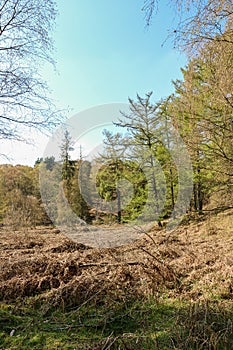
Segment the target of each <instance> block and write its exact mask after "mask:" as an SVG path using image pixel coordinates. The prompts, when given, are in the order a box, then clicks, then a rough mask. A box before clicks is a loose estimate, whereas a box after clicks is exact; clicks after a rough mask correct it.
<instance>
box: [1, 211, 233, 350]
mask: <svg viewBox="0 0 233 350" xmlns="http://www.w3.org/2000/svg"><path fill="white" fill-rule="evenodd" d="M0 235H1V241H0V250H1V259H0V263H1V269H0V271H1V272H0V298H1V303H2V304H1V313H2V321H0V322H1V323H0V326H1V336H2V338H1V341H0V346H1V348H3V349H14V348H17V349H27V348H28V346H29V345H30V344H31V341H32V339H34V338H35V339H34V342H35V344H34V345H33V346H34V347H33V348H35V349H41V348H43V349H74V348H77V349H194V348H195V349H230V347H229V346H230V345H229V344H231V342H232V341H233V330H232V320H233V309H232V299H233V255H232V251H233V210H227V211H224V212H222V213H219V214H208V215H206V216H203V217H202V220H200V219H199V220H197V219H193V220H190V221H189V222H187V223H186V224H185V223H184V224H183V225H182V226H180V227H178V228H177V229H175V230H174V231H173V232H167V231H166V230H158V229H157V230H153V231H152V232H150V233H149V234H148V235H146V236H145V237H143V238H142V239H140V240H138V241H136V242H134V243H131V244H129V245H125V246H122V247H119V248H112V249H104V248H102V249H96V248H95V249H93V248H88V247H85V246H84V245H82V244H77V243H74V242H72V241H70V240H68V239H67V238H66V237H65V236H64V235H63V234H62V233H60V232H59V231H58V230H56V229H45V228H38V229H35V230H27V231H21V232H19V231H16V232H11V231H6V230H4V229H2V230H1V231H0ZM55 333H58V334H59V335H58V336H57V340H56V342H55V340H54V339H55V338H53V337H54V336H55ZM10 334H11V335H12V336H10ZM39 334H41V336H39ZM51 339H53V340H51ZM42 343H43V344H44V345H43V347H42ZM56 344H57V345H56ZM195 344H196V345H195ZM207 344H210V347H208V346H209V345H208V346H207ZM30 346H31V345H30ZM195 346H196V347H195Z"/></svg>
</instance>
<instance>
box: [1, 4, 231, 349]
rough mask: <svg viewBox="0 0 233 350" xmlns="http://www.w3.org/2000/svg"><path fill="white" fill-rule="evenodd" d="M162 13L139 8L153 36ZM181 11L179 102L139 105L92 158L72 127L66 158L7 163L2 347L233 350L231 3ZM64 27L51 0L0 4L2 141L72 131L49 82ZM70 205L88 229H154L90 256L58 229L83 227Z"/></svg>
mask: <svg viewBox="0 0 233 350" xmlns="http://www.w3.org/2000/svg"><path fill="white" fill-rule="evenodd" d="M159 5H160V1H156V0H145V1H144V2H143V1H142V10H143V13H144V16H145V25H146V26H152V25H153V21H154V20H156V12H157V9H158V8H159ZM171 5H172V6H173V8H174V11H175V13H176V16H178V18H179V21H178V22H177V23H178V24H177V26H176V27H175V28H171V29H170V33H169V37H171V38H172V40H173V42H174V47H175V48H176V49H177V50H182V51H185V52H186V54H187V57H188V63H187V65H186V66H185V67H182V68H181V72H182V79H177V80H174V81H173V87H174V92H173V93H172V94H171V95H169V96H167V97H166V98H163V99H161V100H157V101H155V100H154V95H153V92H150V91H149V92H148V91H146V92H145V94H144V95H143V96H140V95H139V94H136V93H135V96H132V97H130V98H129V112H128V113H123V112H122V113H121V117H120V118H119V119H118V121H117V122H115V124H114V125H115V126H116V127H118V128H119V132H112V131H110V130H104V132H103V145H104V149H103V151H102V152H101V154H99V155H98V157H96V158H95V159H94V160H92V161H89V160H86V159H85V158H84V157H83V156H82V152H81V150H80V156H79V158H78V159H72V157H71V151H72V147H73V143H74V140H72V138H71V136H70V133H69V132H68V131H67V130H66V131H65V132H64V134H63V137H62V139H61V144H60V156H59V157H60V158H59V159H55V157H53V156H51V157H46V158H40V159H37V160H36V159H35V164H34V166H33V167H31V166H24V165H16V166H13V165H10V164H5V163H4V161H3V162H2V164H1V165H0V252H1V257H0V266H1V270H0V271H1V272H0V276H1V278H0V302H1V304H0V348H1V349H29V348H33V349H96V350H104V349H105V350H107V349H125V350H127V349H132V350H133V349H134V350H136V349H152V350H153V349H164V350H166V349H187V350H188V349H190V350H191V349H197V350H200V349H213V350H214V349H219V350H221V349H226V350H227V349H232V344H233V306H232V300H233V273H232V271H233V268H232V267H233V258H232V248H233V236H232V234H233V199H232V198H233V3H232V1H230V0H219V1H217V0H213V1H210V0H196V1H193V0H174V1H171ZM116 6H117V5H116ZM55 18H56V2H55V1H53V0H49V1H46V2H45V3H44V5H43V7H42V6H41V4H40V1H39V0H38V1H37V0H27V1H26V0H17V1H13V0H4V1H0V53H1V58H0V62H1V68H0V108H1V113H0V138H1V139H8V140H11V139H12V140H18V141H22V142H25V141H26V140H24V138H23V136H22V135H24V133H23V132H22V130H27V129H29V130H30V129H36V130H40V131H44V132H49V131H51V130H53V128H54V127H55V126H57V125H60V124H61V123H62V122H64V120H63V117H62V113H61V112H60V111H57V110H56V106H54V105H53V103H52V102H51V101H50V99H49V97H48V87H47V85H46V82H44V81H42V80H41V77H40V75H39V74H38V67H39V65H40V64H42V63H43V62H44V61H46V62H50V63H51V64H53V59H52V49H53V44H52V40H51V33H52V30H53V26H54V21H55ZM16 116H17V117H16ZM180 140H182V143H181V142H180ZM183 148H185V150H187V153H188V156H189V158H188V163H189V162H190V164H191V170H192V171H191V173H190V171H188V170H187V168H186V165H187V161H186V162H184V164H183V163H182V159H181V158H182V157H181V154H182V150H183ZM174 149H176V152H175V151H174ZM2 157H4V155H2ZM3 159H4V158H3ZM179 162H181V163H182V167H181V169H182V171H180V169H179V166H180V163H179ZM178 165H179V166H178ZM121 181H123V182H122V185H119V186H118V185H117V183H118V182H120V183H121ZM181 181H182V193H181V195H180V184H181ZM96 189H97V191H98V196H97V195H96ZM64 194H65V198H66V201H67V202H66V203H65V204H64ZM129 198H130V200H128V199H129ZM187 198H189V201H188V205H187V204H186V200H187ZM178 201H179V207H177V205H176V203H177V202H178ZM67 203H68V204H69V206H70V208H71V212H72V213H75V215H76V217H78V218H79V219H80V220H81V221H80V222H81V223H83V224H84V225H86V224H88V225H96V226H98V227H100V228H101V227H106V226H108V227H112V226H113V227H116V226H117V227H122V230H124V225H127V224H128V223H131V222H134V220H137V218H138V217H140V215H141V214H142V213H144V214H143V215H144V217H143V219H144V220H145V222H147V221H153V222H154V226H153V229H152V230H151V231H149V232H148V233H145V236H143V237H141V238H140V239H139V240H138V241H135V242H133V243H130V244H128V245H124V246H122V247H113V248H92V247H89V246H85V245H84V244H82V243H81V242H73V241H71V240H69V239H68V238H67V237H65V236H64V235H63V233H62V232H61V231H60V230H59V229H57V225H58V226H59V225H68V224H72V218H73V216H72V215H70V217H69V216H68V214H67V212H66V210H65V208H66V204H67ZM105 203H108V208H109V206H110V207H111V203H112V207H111V210H110V211H109V210H107V209H106V207H105ZM146 205H147V208H148V209H147V210H146V211H145V210H144V209H145V207H146ZM64 214H65V215H64ZM180 214H182V215H181V219H180V221H179V225H176V226H175V227H174V228H173V229H172V230H167V229H166V228H167V227H166V226H167V225H168V222H169V220H170V219H171V218H173V219H174V218H177V217H179V215H180ZM67 221H68V222H67ZM74 224H75V223H74ZM87 234H88V233H87Z"/></svg>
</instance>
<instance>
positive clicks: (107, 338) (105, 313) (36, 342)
mask: <svg viewBox="0 0 233 350" xmlns="http://www.w3.org/2000/svg"><path fill="white" fill-rule="evenodd" d="M34 301H35V300H33V299H29V300H28V301H27V302H25V303H24V305H23V304H20V303H16V304H15V305H13V304H11V305H6V304H2V306H1V308H0V349H19V350H21V349H22V350H24V349H25V350H26V349H27V350H28V349H48V350H52V349H82V350H85V349H92V350H94V349H96V350H98V349H99V350H101V349H118V350H119V349H126V350H127V349H132V350H139V349H147V350H150V349H151V350H154V349H163V350H168V349H182V350H183V349H185V350H189V349H190V350H191V349H198V350H199V349H219V350H221V349H226V350H228V349H231V344H233V330H232V321H233V308H232V306H231V308H230V307H229V305H227V306H226V305H221V304H218V302H216V301H215V302H212V303H203V304H201V303H195V304H193V305H191V304H188V303H184V302H182V303H181V302H177V301H172V300H168V299H166V300H163V301H162V300H161V301H160V302H159V303H157V302H155V301H153V300H144V301H143V300H141V301H139V300H134V301H131V302H117V301H116V302H112V304H111V303H110V302H109V301H108V302H106V304H105V303H104V302H102V304H101V305H96V304H88V305H87V304H86V305H83V306H80V307H77V308H76V309H73V310H63V309H62V308H61V309H56V310H50V311H49V312H45V311H43V310H45V309H43V306H44V305H41V306H40V307H38V306H35V305H36V303H32V302H34ZM33 305H34V306H33ZM13 330H14V334H12V333H11V332H12V331H13Z"/></svg>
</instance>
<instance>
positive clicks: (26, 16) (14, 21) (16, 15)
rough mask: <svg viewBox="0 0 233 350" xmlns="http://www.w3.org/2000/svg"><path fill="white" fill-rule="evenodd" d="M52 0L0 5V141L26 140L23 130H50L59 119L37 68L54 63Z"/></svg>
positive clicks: (15, 0)
mask: <svg viewBox="0 0 233 350" xmlns="http://www.w3.org/2000/svg"><path fill="white" fill-rule="evenodd" d="M55 16H56V6H55V1H54V0H47V1H44V2H41V1H40V0H4V1H1V3H0V53H1V56H0V64H1V68H0V106H1V107H0V138H2V139H14V140H25V139H24V137H23V136H22V135H23V134H24V131H25V128H29V129H31V128H33V129H38V130H44V129H50V128H51V127H53V126H54V125H57V123H59V122H60V120H61V116H60V114H59V113H57V112H55V108H54V106H53V104H52V102H51V100H50V99H49V97H48V88H47V85H46V83H45V82H44V81H43V80H42V79H41V77H40V74H39V68H40V66H41V65H42V63H44V62H50V63H53V60H52V57H51V54H52V49H53V44H52V40H51V37H50V33H51V30H52V29H53V24H54V20H55Z"/></svg>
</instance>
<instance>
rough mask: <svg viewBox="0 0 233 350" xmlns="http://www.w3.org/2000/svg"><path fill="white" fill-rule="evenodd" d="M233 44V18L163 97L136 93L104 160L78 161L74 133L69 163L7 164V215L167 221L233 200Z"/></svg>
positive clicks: (24, 219) (0, 169)
mask: <svg viewBox="0 0 233 350" xmlns="http://www.w3.org/2000/svg"><path fill="white" fill-rule="evenodd" d="M232 42H233V31H232V30H231V28H228V27H227V26H226V28H225V31H224V32H223V33H222V34H221V35H219V34H218V35H217V34H216V37H214V38H213V40H209V41H207V42H206V43H204V44H203V45H202V46H201V48H199V50H198V52H195V55H193V56H191V57H190V59H189V63H188V64H187V66H186V67H185V68H184V69H182V74H183V78H182V79H181V80H176V81H174V82H173V85H174V93H173V94H172V95H170V96H168V97H167V98H165V99H163V100H160V101H153V95H152V93H147V94H146V95H145V96H144V97H141V96H139V95H137V97H136V99H135V100H133V99H129V112H128V113H122V116H121V118H120V119H119V120H118V122H117V123H115V125H116V126H118V127H120V128H119V132H116V133H113V132H110V131H108V130H105V131H104V133H103V143H104V151H103V152H102V154H101V155H99V156H98V157H97V158H96V159H95V160H94V161H92V162H89V161H87V160H83V159H82V156H81V155H80V158H79V159H78V160H76V161H74V160H72V159H71V156H70V151H71V149H72V140H71V138H70V135H69V133H68V132H66V133H65V134H64V139H63V140H62V142H61V159H60V161H59V162H58V161H55V159H54V157H49V158H46V159H38V160H37V162H36V164H35V166H34V167H33V168H31V167H26V166H21V165H18V166H15V167H13V166H10V165H2V166H0V222H1V223H3V224H9V225H10V224H11V225H16V226H17V225H37V224H41V223H49V222H51V221H50V219H49V217H50V218H51V219H52V221H53V222H56V223H64V222H65V221H72V218H73V213H76V214H77V215H78V217H80V218H81V219H82V220H84V221H85V222H90V223H93V222H97V223H103V222H118V223H122V222H129V221H132V220H136V219H137V218H138V217H139V218H140V217H143V219H144V220H147V219H148V220H151V219H152V220H157V221H158V222H160V220H161V219H163V218H166V217H169V216H171V215H174V216H176V215H179V210H181V212H182V210H183V211H184V210H185V211H186V212H187V211H189V212H195V213H197V214H202V213H203V212H204V210H210V209H215V208H225V207H232V206H233V203H232V197H233V196H232V195H233V50H232ZM180 137H181V138H180ZM183 149H187V151H188V155H189V157H190V160H191V164H192V174H190V169H189V171H188V169H186V168H185V166H183V168H181V169H179V166H180V164H181V163H182V161H183V160H182V152H183ZM186 162H187V159H186ZM183 165H184V164H183ZM43 169H44V173H43ZM41 171H42V173H43V174H44V176H41V180H40V181H41V185H40V186H39V180H38V178H39V173H40V172H41ZM182 177H183V184H182V186H183V192H182V196H179V191H180V183H181V178H182ZM192 181H193V186H192V188H191V187H190V186H191V184H192ZM39 188H40V189H41V193H40V190H39ZM190 188H191V195H190V193H189V192H190ZM41 195H42V198H41ZM178 196H179V198H178ZM189 197H190V198H189ZM42 199H43V200H42ZM187 199H190V200H189V205H188V207H187V203H186V202H185V200H187ZM177 202H179V207H178V208H177V207H176V205H177ZM45 207H46V211H47V214H48V215H47V214H46V211H45ZM68 207H69V208H70V209H71V211H70V217H69V211H67V208H68Z"/></svg>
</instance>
